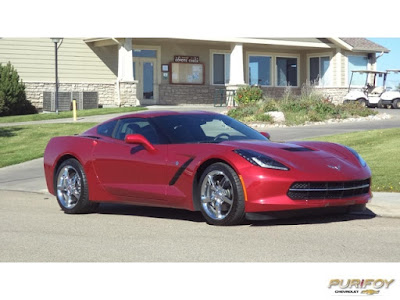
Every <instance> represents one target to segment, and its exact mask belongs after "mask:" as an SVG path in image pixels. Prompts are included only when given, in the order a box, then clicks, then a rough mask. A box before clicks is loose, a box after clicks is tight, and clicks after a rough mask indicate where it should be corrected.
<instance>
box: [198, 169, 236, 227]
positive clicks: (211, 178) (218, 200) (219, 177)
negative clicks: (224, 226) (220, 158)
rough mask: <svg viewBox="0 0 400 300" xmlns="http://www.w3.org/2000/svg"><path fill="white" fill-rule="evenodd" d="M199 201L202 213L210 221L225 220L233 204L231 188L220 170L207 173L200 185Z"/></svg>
mask: <svg viewBox="0 0 400 300" xmlns="http://www.w3.org/2000/svg"><path fill="white" fill-rule="evenodd" d="M200 200H201V206H202V208H203V211H204V212H205V213H206V214H207V215H208V216H209V217H210V218H211V219H213V220H223V219H225V218H226V217H227V216H228V215H229V213H230V211H231V210H232V205H233V202H234V192H233V186H232V183H231V181H230V180H229V178H228V176H227V175H226V174H225V173H224V172H222V171H220V170H214V171H211V172H209V173H208V174H207V175H206V176H205V177H204V179H203V182H202V183H201V189H200Z"/></svg>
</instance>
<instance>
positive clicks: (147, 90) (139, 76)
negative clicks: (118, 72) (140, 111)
mask: <svg viewBox="0 0 400 300" xmlns="http://www.w3.org/2000/svg"><path fill="white" fill-rule="evenodd" d="M156 64H157V59H156V58H149V57H134V58H133V75H134V78H135V80H137V81H138V84H137V89H136V96H137V98H138V99H139V101H140V104H142V105H151V104H156V103H157V100H158V84H157V76H156Z"/></svg>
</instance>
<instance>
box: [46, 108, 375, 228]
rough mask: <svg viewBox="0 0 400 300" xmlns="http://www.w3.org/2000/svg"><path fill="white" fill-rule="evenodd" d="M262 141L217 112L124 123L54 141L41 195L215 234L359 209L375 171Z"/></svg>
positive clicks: (342, 158) (76, 209) (311, 146)
mask: <svg viewBox="0 0 400 300" xmlns="http://www.w3.org/2000/svg"><path fill="white" fill-rule="evenodd" d="M266 136H267V134H261V133H259V132H257V131H255V130H253V129H251V128H249V127H247V126H246V125H244V124H242V123H240V122H238V121H236V120H234V119H232V118H230V117H228V116H225V115H221V114H217V113H209V112H166V111H164V112H149V111H147V112H141V113H135V114H129V115H124V116H121V117H118V118H114V119H111V120H109V121H106V122H104V123H102V124H100V125H97V126H95V127H93V128H92V129H89V130H88V131H86V132H84V133H82V134H80V135H77V136H64V137H55V138H52V139H51V140H50V142H49V144H48V145H47V148H46V150H45V154H44V169H45V176H46V181H47V187H48V189H49V192H50V193H52V194H53V195H55V196H56V198H57V201H58V203H59V205H60V206H61V208H62V210H63V211H64V212H66V213H71V214H74V213H85V212H90V211H93V210H94V209H95V208H96V206H97V205H98V203H100V202H113V203H130V204H137V205H146V206H161V207H174V208H183V209H187V210H193V211H201V213H202V214H203V216H204V218H205V219H206V221H207V222H208V223H209V224H214V225H234V224H240V223H241V222H242V221H243V220H244V218H245V217H246V216H247V217H249V218H252V217H253V218H254V217H257V216H268V215H270V214H274V213H276V212H278V211H292V210H301V209H307V208H320V207H328V206H332V207H343V208H363V207H364V208H365V204H366V203H367V202H368V201H369V199H370V198H371V197H372V195H371V192H370V182H371V172H370V169H369V167H368V166H367V164H366V163H365V161H364V160H363V159H362V158H361V157H360V155H358V153H357V152H355V151H354V150H353V149H351V148H348V147H346V146H342V145H338V144H332V143H325V142H291V143H273V142H271V141H269V139H268V138H267V137H266Z"/></svg>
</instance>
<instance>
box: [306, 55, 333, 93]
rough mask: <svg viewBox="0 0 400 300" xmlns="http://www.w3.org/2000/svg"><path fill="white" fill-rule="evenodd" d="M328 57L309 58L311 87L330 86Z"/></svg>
mask: <svg viewBox="0 0 400 300" xmlns="http://www.w3.org/2000/svg"><path fill="white" fill-rule="evenodd" d="M329 64H330V57H329V56H322V57H311V58H310V78H309V79H310V82H311V84H313V85H318V86H327V85H330V84H331V82H330V76H329Z"/></svg>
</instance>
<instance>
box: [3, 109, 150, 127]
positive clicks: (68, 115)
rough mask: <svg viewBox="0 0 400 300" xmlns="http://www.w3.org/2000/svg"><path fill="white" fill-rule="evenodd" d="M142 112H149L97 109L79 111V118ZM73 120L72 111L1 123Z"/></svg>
mask: <svg viewBox="0 0 400 300" xmlns="http://www.w3.org/2000/svg"><path fill="white" fill-rule="evenodd" d="M140 110H147V108H145V107H111V108H95V109H85V110H78V111H77V116H78V118H79V117H87V116H95V115H107V114H115V113H129V112H135V111H140ZM63 118H72V111H62V112H60V113H59V114H58V115H57V114H56V113H40V114H34V115H23V116H7V117H0V123H15V122H28V121H41V120H51V119H63Z"/></svg>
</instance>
